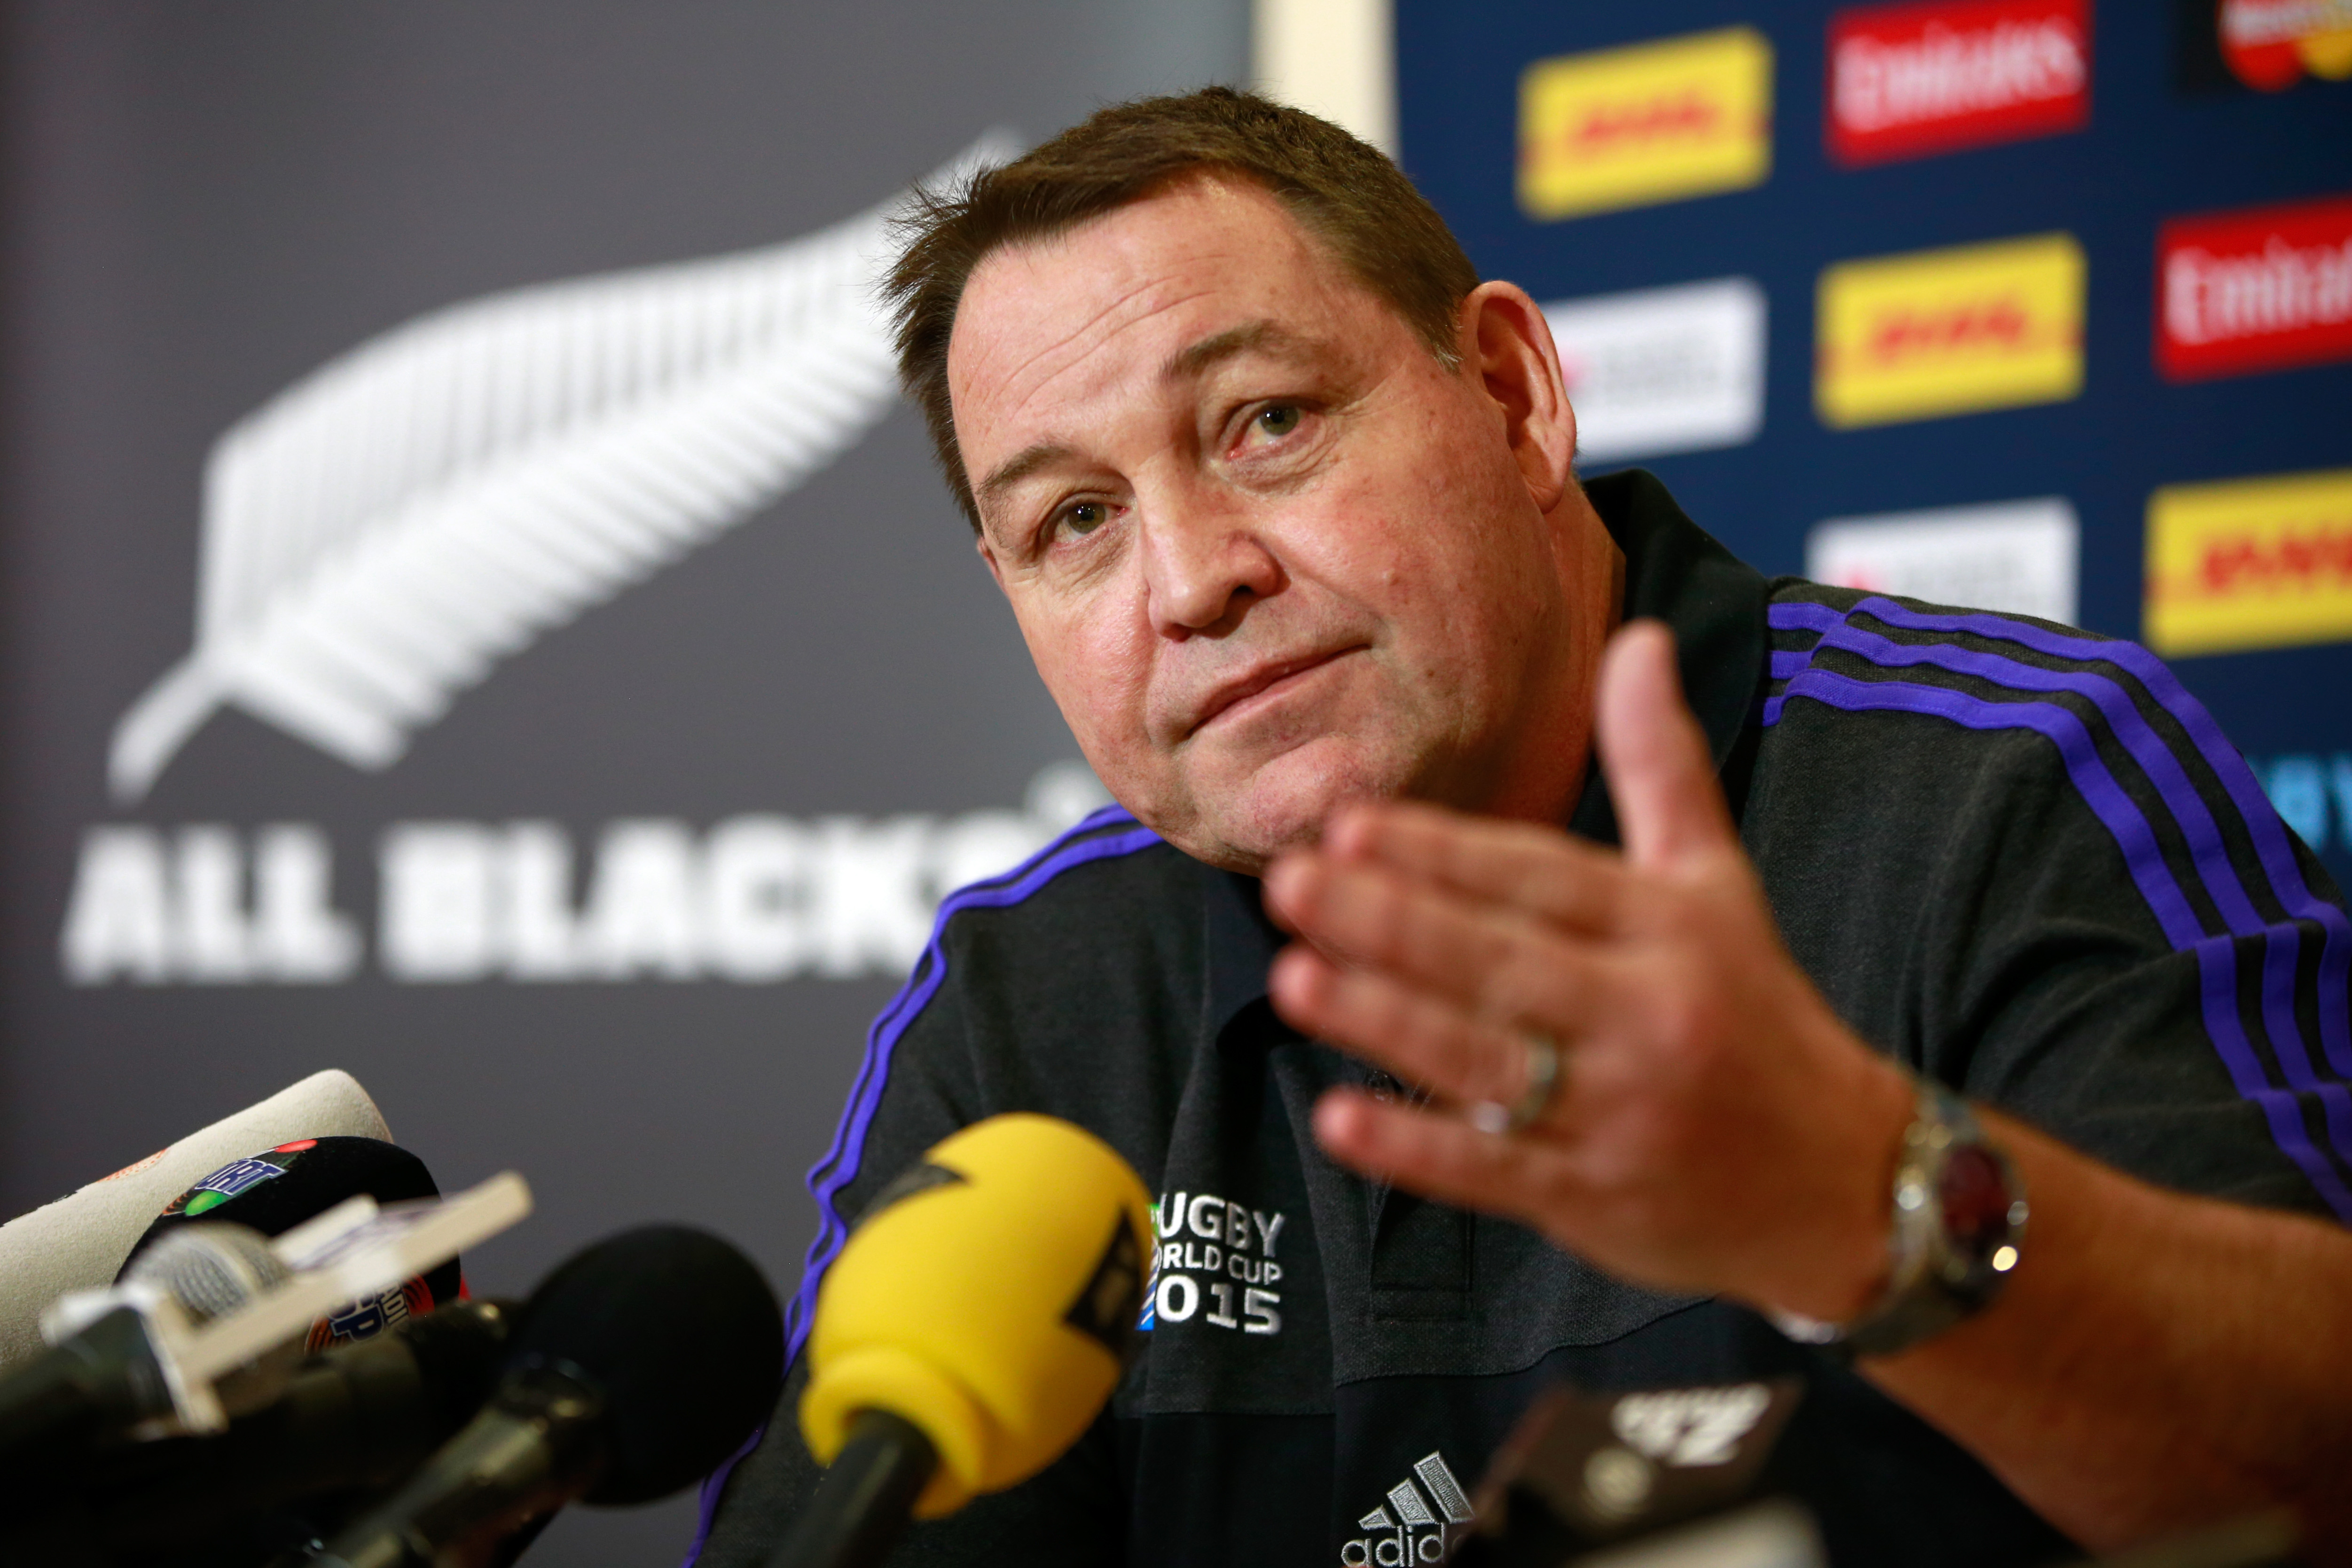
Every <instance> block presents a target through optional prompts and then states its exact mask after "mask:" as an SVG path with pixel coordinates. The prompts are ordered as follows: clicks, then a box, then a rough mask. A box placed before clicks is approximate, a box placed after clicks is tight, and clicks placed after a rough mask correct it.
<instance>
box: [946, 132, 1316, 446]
mask: <svg viewBox="0 0 2352 1568" xmlns="http://www.w3.org/2000/svg"><path fill="white" fill-rule="evenodd" d="M1353 281H1354V280H1353V279H1350V278H1349V277H1347V276H1346V275H1345V273H1344V270H1343V269H1341V268H1339V267H1338V266H1337V264H1336V261H1335V260H1334V259H1333V258H1331V257H1330V256H1329V253H1328V251H1327V250H1326V249H1325V248H1324V247H1322V246H1321V245H1320V244H1318V242H1316V241H1315V240H1314V239H1312V238H1311V237H1308V236H1307V234H1306V232H1305V231H1304V230H1303V229H1302V228H1301V227H1300V226H1298V224H1297V221H1296V220H1295V219H1293V218H1292V216H1290V214H1289V213H1288V211H1287V210H1286V209H1285V208H1284V207H1283V206H1282V205H1281V204H1280V203H1279V202H1278V201H1276V199H1275V198H1274V197H1273V196H1272V195H1268V194H1267V193H1266V192H1265V190H1264V189H1262V188H1261V187H1259V186H1257V185H1255V184H1253V183H1250V182H1246V181H1237V180H1232V179H1213V178H1208V177H1202V178H1195V179H1191V180H1187V181H1185V182H1183V183H1181V184H1177V185H1175V186H1172V187H1170V188H1168V189H1166V190H1164V191H1161V192H1158V193H1155V194H1154V195H1150V196H1147V197H1145V198H1143V199H1141V200H1139V201H1136V202H1131V203H1129V204H1128V205H1124V206H1121V207H1118V208H1114V209H1113V210H1112V211H1110V212H1108V213H1106V214H1103V215H1102V216H1099V217H1096V218H1093V219H1090V220H1088V221H1087V222H1086V223H1084V224H1081V225H1079V226H1076V227H1075V228H1072V229H1070V230H1068V231H1067V232H1066V233H1063V234H1060V235H1056V236H1054V237H1051V238H1048V239H1043V240H1035V241H1029V242H1024V243H1023V244H1020V245H1015V246H1008V247H1004V248H1003V249H1002V250H999V251H996V252H994V253H993V254H992V255H991V256H989V257H988V258H986V259H985V260H983V261H982V263H981V264H980V266H979V267H978V268H976V269H975V270H974V272H973V275H972V278H971V282H970V283H969V284H968V285H967V287H966V289H965V290H964V296H963V299H962V301H961V305H960V306H959V308H958V310H957V312H956V321H955V327H954V331H953V333H952V335H951V336H950V342H949V349H948V378H949V383H950V388H951V390H952V393H953V395H954V396H955V400H956V403H957V405H958V408H957V412H958V415H959V424H960V425H961V423H962V416H964V415H965V414H966V413H968V412H971V410H970V409H969V408H968V407H967V405H968V404H969V403H970V402H971V400H972V399H973V398H975V397H978V398H980V399H982V400H983V401H984V402H985V403H987V404H988V405H990V407H991V409H992V410H994V409H995V408H996V406H997V405H1001V404H1003V403H1005V402H1006V401H1007V400H1008V399H1009V400H1011V401H1013V402H1015V403H1017V402H1019V401H1022V400H1024V399H1025V398H1026V397H1028V396H1031V395H1034V393H1035V391H1036V390H1037V389H1038V387H1039V386H1040V385H1042V384H1045V383H1046V382H1049V381H1052V380H1055V379H1057V378H1060V379H1069V378H1072V377H1073V374H1074V373H1075V374H1076V379H1078V380H1082V381H1099V380H1103V379H1106V378H1116V379H1123V380H1133V379H1137V378H1141V377H1151V378H1155V379H1156V378H1164V377H1166V376H1168V375H1171V374H1176V375H1181V374H1197V373H1198V372H1199V371H1201V370H1202V369H1205V368H1207V367H1208V366H1209V365H1210V364H1212V363H1214V362H1215V361H1216V360H1217V359H1219V358H1223V357H1228V354H1227V353H1192V352H1191V351H1192V347H1193V345H1194V344H1196V343H1198V342H1201V341H1202V340H1206V339H1212V338H1222V337H1223V336H1225V335H1226V334H1229V333H1234V332H1237V331H1248V332H1250V333H1252V334H1253V335H1252V336H1251V337H1250V340H1249V341H1248V342H1246V343H1245V344H1244V345H1241V346H1243V347H1245V348H1250V349H1266V350H1276V349H1285V348H1295V347H1297V345H1298V344H1299V343H1300V342H1305V341H1308V340H1312V339H1315V338H1318V337H1319V336H1322V335H1324V334H1322V333H1319V332H1318V331H1317V328H1318V326H1319V325H1320V324H1322V323H1323V322H1325V321H1328V319H1329V317H1330V314H1331V311H1332V308H1333V306H1334V305H1335V304H1336V303H1337V301H1336V300H1333V299H1332V298H1331V295H1332V294H1333V292H1334V290H1335V289H1337V290H1340V291H1346V290H1348V289H1349V286H1350V285H1351V284H1352V283H1353ZM1180 356H1189V357H1180Z"/></svg>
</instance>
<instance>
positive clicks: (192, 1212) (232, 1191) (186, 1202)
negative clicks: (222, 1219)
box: [163, 1143, 310, 1219]
mask: <svg viewBox="0 0 2352 1568" xmlns="http://www.w3.org/2000/svg"><path fill="white" fill-rule="evenodd" d="M309 1147H310V1144H308V1143H305V1144H303V1145H302V1148H305V1149H307V1148H309ZM281 1152H284V1151H280V1150H277V1149H272V1150H270V1151H268V1153H262V1154H256V1155H254V1156H253V1157H252V1158H251V1159H247V1160H232V1161H231V1162H229V1163H227V1164H226V1165H223V1166H222V1167H221V1168H220V1169H219V1170H217V1171H215V1172H214V1173H212V1174H211V1175H209V1176H206V1177H205V1179H204V1180H202V1181H200V1182H198V1183H197V1184H195V1185H194V1186H192V1187H190V1188H189V1189H188V1190H187V1191H186V1192H184V1193H182V1194H180V1195H179V1196H178V1197H176V1198H173V1200H172V1201H171V1202H170V1203H168V1204H166V1205H163V1212H164V1213H165V1214H166V1215H175V1214H184V1215H187V1216H188V1217H189V1218H190V1219H194V1218H195V1217H196V1216H197V1215H201V1214H205V1213H208V1212H210V1211H211V1210H213V1209H216V1208H218V1207H220V1205H223V1204H225V1203H226V1202H228V1201H229V1199H231V1198H233V1197H236V1196H237V1195H238V1194H242V1193H248V1192H251V1191H252V1190H253V1189H254V1188H256V1187H257V1186H259V1185H261V1184H262V1183H264V1182H272V1181H276V1180H277V1179H278V1177H280V1176H282V1175H284V1174H285V1173H286V1171H287V1167H288V1166H289V1165H291V1164H292V1163H293V1161H292V1160H290V1159H285V1160H272V1159H271V1158H270V1155H272V1154H278V1153H281ZM296 1152H299V1151H296Z"/></svg>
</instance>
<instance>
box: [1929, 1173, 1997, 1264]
mask: <svg viewBox="0 0 2352 1568" xmlns="http://www.w3.org/2000/svg"><path fill="white" fill-rule="evenodd" d="M1936 1195H1937V1199H1938V1201H1939V1202H1940V1203H1941V1204H1942V1205H1943V1210H1944V1235H1945V1236H1946V1237H1947V1238H1948V1240H1949V1241H1950V1244H1951V1247H1952V1249H1953V1250H1954V1251H1955V1252H1958V1254H1960V1255H1961V1256H1962V1257H1964V1258H1968V1259H1969V1261H1970V1262H1971V1263H1980V1262H1982V1261H1984V1259H1985V1258H1986V1257H1987V1256H1988V1255H1989V1254H1990V1253H1991V1252H1992V1250H1993V1249H1994V1248H1995V1247H1999V1246H2000V1244H2001V1243H2002V1242H2004V1241H2006V1240H2008V1239H2009V1233H2010V1219H2009V1208H2010V1191H2009V1180H2008V1176H2007V1173H2004V1172H2003V1171H2002V1169H2001V1165H2000V1156H1999V1155H1997V1154H1995V1153H1994V1152H1992V1151H1991V1150H1990V1149H1988V1148H1986V1147H1985V1146H1984V1145H1982V1144H1981V1143H1961V1144H1957V1145H1955V1146H1954V1147H1953V1148H1952V1149H1951V1150H1950V1152H1948V1153H1947V1154H1946V1155H1945V1157H1944V1168H1943V1170H1942V1172H1941V1173H1939V1174H1938V1176H1937V1183H1936Z"/></svg>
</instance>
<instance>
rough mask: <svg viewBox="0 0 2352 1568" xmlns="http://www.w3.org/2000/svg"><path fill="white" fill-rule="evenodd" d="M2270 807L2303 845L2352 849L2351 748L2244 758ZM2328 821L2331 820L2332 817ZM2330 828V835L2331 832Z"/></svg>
mask: <svg viewBox="0 0 2352 1568" xmlns="http://www.w3.org/2000/svg"><path fill="white" fill-rule="evenodd" d="M2246 762H2247V765H2248V766H2250V767H2252V769H2253V770H2254V776H2255V777H2257V778H2259V779H2261V780H2262V781H2263V793H2264V794H2266V795H2269V796H2270V797H2271V805H2272V807H2273V809H2274V810H2276V811H2277V812H2278V814H2279V816H2280V817H2281V819H2283V820H2284V822H2285V823H2286V825H2287V826H2289V827H2292V828H2294V831H2295V833H2296V834H2297V836H2299V837H2301V838H2302V839H2303V841H2304V842H2305V844H2308V845H2310V846H2311V847H2312V848H2314V849H2315V850H2319V851H2322V852H2325V851H2326V850H2327V849H2328V848H2329V847H2334V848H2336V849H2339V850H2352V752H2336V754H2335V755H2334V756H2332V757H2331V756H2320V755H2317V754H2315V753H2310V752H2290V753H2288V754H2287V755H2285V756H2281V757H2270V758H2257V757H2249V758H2247V759H2246ZM2331 819H2332V820H2331ZM2331 828H2332V829H2333V837H2331V836H2330V830H2331Z"/></svg>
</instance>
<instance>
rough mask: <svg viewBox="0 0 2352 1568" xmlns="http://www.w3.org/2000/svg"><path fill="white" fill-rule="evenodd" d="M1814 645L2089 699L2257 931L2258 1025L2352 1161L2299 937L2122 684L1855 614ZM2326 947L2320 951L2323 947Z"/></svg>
mask: <svg viewBox="0 0 2352 1568" xmlns="http://www.w3.org/2000/svg"><path fill="white" fill-rule="evenodd" d="M1884 602H1885V601H1880V600H1870V601H1865V602H1864V605H1862V606H1860V607H1861V608H1863V609H1864V610H1867V611H1868V612H1869V613H1871V614H1873V615H1876V614H1877V610H1876V608H1875V606H1876V605H1879V604H1882V603H1884ZM1890 607H1895V608H1899V606H1890ZM1880 618H1882V619H1884V618H1885V617H1883V616H1882V617H1880ZM1816 646H1817V647H1834V648H1841V649H1843V650H1844V651H1846V652H1849V653H1853V654H1857V655H1859V656H1860V657H1862V658H1865V659H1868V660H1869V661H1870V662H1871V663H1873V664H1875V665H1878V666H1880V667H1881V668H1900V667H1902V666H1906V665H1919V664H1926V665H1932V666H1934V667H1936V668H1939V669H1948V670H1951V671H1953V672H1955V673H1957V674H1961V675H1973V676H1977V677H1979V678H1980V679H1985V680H1990V681H1992V682H1994V683H1996V684H1998V685H2000V686H2005V687H2008V688H2011V689H2013V690H2021V691H2038V692H2060V691H2064V692H2071V693H2073V694H2074V695H2075V696H2078V697H2082V698H2085V699H2087V700H2089V701H2091V702H2092V703H2093V704H2094V705H2095V706H2096V707H2097V709H2098V710H2099V713H2100V715H2101V717H2103V718H2105V720H2106V721H2107V725H2108V728H2109V729H2110V730H2111V731H2113V732H2114V734H2115V736H2116V740H2117V742H2120V743H2121V744H2122V745H2123V747H2124V749H2125V750H2126V752H2129V753H2130V755H2131V758H2132V760H2133V761H2134V762H2136V763H2138V764H2139V766H2140V769H2141V771H2142V772H2143V773H2146V774H2147V779H2148V782H2149V783H2150V784H2153V785H2155V787H2156V792H2157V795H2158V797H2159V798H2160V799H2161V800H2162V801H2163V802H2164V805H2165V808H2166V809H2167V810H2168V812H2169V813H2170V814H2171V816H2172V817H2173V820H2174V821H2175V822H2176V823H2177V824H2178V825H2179V828H2180V831H2181V834H2182V837H2185V838H2186V839H2187V840H2188V844H2189V859H2190V861H2191V862H2192V863H2193V864H2194V865H2195V866H2196V868H2197V875H2198V879H2199V880H2200V882H2202V884H2203V885H2204V887H2205V889H2206V892H2207V893H2208V894H2209V895H2210V897H2211V898H2212V900H2213V902H2214V906H2215V907H2216V908H2217V909H2218V910H2220V911H2221V918H2222V921H2223V922H2224V924H2225V925H2226V926H2227V928H2228V929H2229V931H2231V934H2233V935H2236V936H2241V937H2260V938H2261V939H2262V941H2263V967H2262V981H2261V984H2260V987H2259V994H2260V997H2261V1003H2262V1014H2263V1029H2264V1032H2265V1033H2266V1034H2268V1035H2269V1037H2270V1040H2271V1048H2272V1051H2273V1054H2274V1055H2275V1056H2276V1057H2277V1058H2278V1061H2279V1067H2280V1069H2281V1070H2282V1071H2283V1072H2284V1074H2285V1075H2286V1081H2287V1085H2288V1087H2289V1088H2291V1089H2297V1090H2299V1091H2301V1092H2303V1093H2305V1094H2308V1095H2311V1096H2313V1097H2314V1098H2315V1100H2317V1101H2318V1103H2319V1107H2320V1113H2321V1115H2322V1117H2323V1118H2324V1119H2325V1120H2326V1127H2327V1136H2328V1142H2330V1143H2332V1144H2333V1145H2334V1146H2335V1149H2336V1153H2337V1154H2338V1155H2339V1156H2340V1157H2341V1158H2343V1159H2344V1160H2345V1161H2346V1162H2347V1164H2352V1088H2347V1087H2346V1086H2345V1085H2344V1084H2342V1083H2338V1082H2334V1081H2331V1080H2328V1079H2324V1078H2322V1077H2321V1076H2320V1074H2319V1073H2318V1072H2317V1071H2316V1070H2315V1068H2314V1067H2313V1066H2312V1061H2311V1056H2310V1052H2309V1050H2308V1049H2307V1048H2306V1045H2305V1039H2304V1035H2303V1026H2302V1024H2301V1023H2300V1022H2299V1021H2298V1020H2297V1019H2296V1017H2295V1016H2294V970H2295V957H2296V954H2297V953H2298V952H2299V951H2300V950H2301V947H2302V939H2301V937H2300V935H2299V934H2298V933H2297V932H2296V931H2295V930H2294V927H2292V926H2288V925H2279V924H2273V923H2272V922H2271V921H2266V920H2264V919H2263V916H2262V914H2261V913H2260V911H2258V910H2256V909H2255V908H2254V905H2253V900H2252V899H2251V898H2249V897H2248V896H2247V893H2246V889H2245V886H2244V883H2243V882H2242V879H2240V877H2239V875H2238V868H2237V867H2236V866H2234V865H2233V864H2231V860H2230V853H2229V849H2228V847H2227V846H2226V845H2224V844H2223V843H2222V840H2221V827H2220V826H2219V825H2218V824H2217V823H2216V822H2215V821H2214V819H2213V814H2212V811H2211V810H2210V808H2209V807H2208V806H2207V805H2206V804H2205V798H2204V796H2202V795H2199V794H2198V793H2197V786H2196V785H2195V784H2192V783H2191V782H2190V781H2189V774H2188V772H2187V770H2186V769H2184V768H2183V767H2182V766H2181V765H2180V759H2179V757H2177V756H2175V755H2174V754H2173V752H2172V749H2171V748H2170V747H2169V746H2168V745H2166V744H2165V742H2164V739H2163V737H2161V736H2159V735H2158V733H2157V732H2156V731H2155V729H2154V728H2153V727H2152V726H2150V725H2149V723H2148V721H2147V718H2146V717H2145V716H2144V715H2143V714H2142V713H2141V712H2140V710H2139V707H2138V705H2137V703H2135V702H2134V701H2133V700H2132V698H2131V694H2130V693H2129V692H2128V691H2126V690H2125V689H2124V688H2123V687H2122V686H2121V685H2120V684H2119V683H2117V682H2116V681H2115V680H2113V679H2109V678H2108V677H2106V676H2105V675H2101V674H2099V673H2097V672H2096V671H2095V670H2090V669H2084V668H2074V669H2045V668H2042V667H2041V666H2039V665H2032V664H2022V663H2020V662H2018V661H2017V660H2015V659H2011V658H2004V657H2002V656H2000V655H1999V654H1992V653H1981V652H1979V651H1976V650H1974V649H1971V648H1966V647H1957V646H1955V645H1953V644H1950V643H1900V642H1896V641H1895V640H1894V639H1893V638H1891V637H1880V636H1879V635H1877V634H1876V633H1874V632H1867V631H1864V630H1863V629H1862V628H1861V627H1859V626H1854V625H1853V624H1852V623H1848V624H1846V625H1844V626H1837V627H1833V628H1832V629H1831V630H1830V631H1828V632H1826V633H1824V634H1823V635H1822V639H1821V641H1820V643H1819V644H1818V645H1816ZM2201 934H2202V933H2201V931H2200V935H2201ZM2167 935H2168V937H2169V938H2170V939H2171V940H2172V942H2173V945H2174V946H2176V947H2179V946H2180V945H2181V942H2180V940H2179V937H2178V936H2174V935H2173V934H2172V933H2171V932H2170V931H2168V932H2167ZM2322 951H2323V953H2324V952H2325V949H2324V948H2323V950H2322ZM2331 1055H2332V1053H2331Z"/></svg>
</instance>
